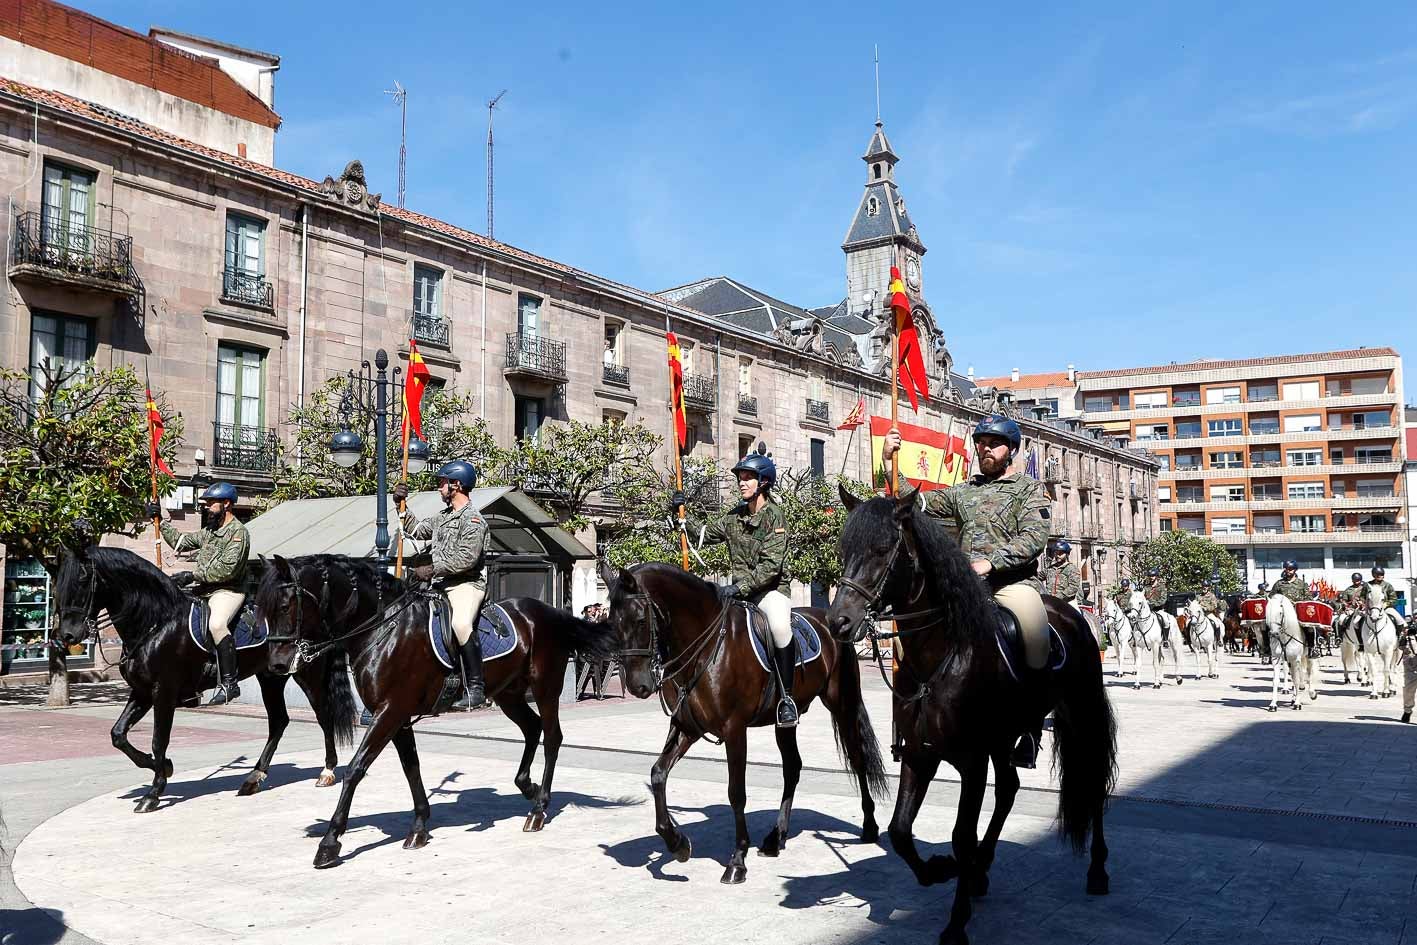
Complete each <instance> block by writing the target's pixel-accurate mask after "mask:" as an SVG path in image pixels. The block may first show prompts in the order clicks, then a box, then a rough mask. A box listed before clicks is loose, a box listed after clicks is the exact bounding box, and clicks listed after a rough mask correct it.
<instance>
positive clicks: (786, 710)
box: [772, 640, 797, 728]
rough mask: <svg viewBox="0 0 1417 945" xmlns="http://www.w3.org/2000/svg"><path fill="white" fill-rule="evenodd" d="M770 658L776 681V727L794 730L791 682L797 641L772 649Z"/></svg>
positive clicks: (793, 704)
mask: <svg viewBox="0 0 1417 945" xmlns="http://www.w3.org/2000/svg"><path fill="white" fill-rule="evenodd" d="M772 656H773V663H774V664H775V665H776V667H777V681H778V689H777V692H778V696H779V699H778V703H777V727H778V728H796V727H797V703H796V702H793V701H792V680H793V677H794V676H795V675H796V674H797V641H796V640H792V641H791V642H789V643H788V644H787V646H784V647H783V648H782V649H777V648H776V647H774V648H773V651H772Z"/></svg>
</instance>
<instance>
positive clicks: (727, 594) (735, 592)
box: [718, 584, 743, 601]
mask: <svg viewBox="0 0 1417 945" xmlns="http://www.w3.org/2000/svg"><path fill="white" fill-rule="evenodd" d="M718 596H719V599H720V600H725V601H729V600H737V599H738V598H739V597H742V596H743V592H742V591H741V590H740V589H739V588H738V585H737V584H722V585H720V586H719V588H718Z"/></svg>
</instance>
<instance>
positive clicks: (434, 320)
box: [413, 314, 453, 348]
mask: <svg viewBox="0 0 1417 945" xmlns="http://www.w3.org/2000/svg"><path fill="white" fill-rule="evenodd" d="M413 340H414V341H416V342H418V343H419V344H425V345H433V346H435V347H438V348H451V347H452V344H453V325H452V323H451V322H450V321H448V320H447V319H446V318H443V317H442V316H441V315H418V314H415V315H414V316H413Z"/></svg>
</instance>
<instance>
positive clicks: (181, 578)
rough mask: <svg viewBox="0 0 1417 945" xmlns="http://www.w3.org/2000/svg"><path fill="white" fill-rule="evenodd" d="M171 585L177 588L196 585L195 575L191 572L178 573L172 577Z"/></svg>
mask: <svg viewBox="0 0 1417 945" xmlns="http://www.w3.org/2000/svg"><path fill="white" fill-rule="evenodd" d="M172 583H173V584H176V585H177V586H178V587H191V586H192V585H193V584H196V583H197V575H195V574H193V573H192V572H191V571H178V572H177V573H176V574H174V575H173V576H172Z"/></svg>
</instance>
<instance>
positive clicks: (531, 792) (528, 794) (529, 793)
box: [517, 782, 541, 801]
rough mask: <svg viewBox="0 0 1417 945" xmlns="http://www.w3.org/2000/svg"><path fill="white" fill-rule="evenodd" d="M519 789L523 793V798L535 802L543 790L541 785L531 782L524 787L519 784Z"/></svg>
mask: <svg viewBox="0 0 1417 945" xmlns="http://www.w3.org/2000/svg"><path fill="white" fill-rule="evenodd" d="M517 789H518V790H520V791H521V792H522V797H524V798H526V799H527V800H529V801H534V800H536V795H537V792H539V791H540V790H541V785H539V784H531V783H530V782H528V783H527V784H526V785H524V786H523V785H521V784H518V785H517Z"/></svg>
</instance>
